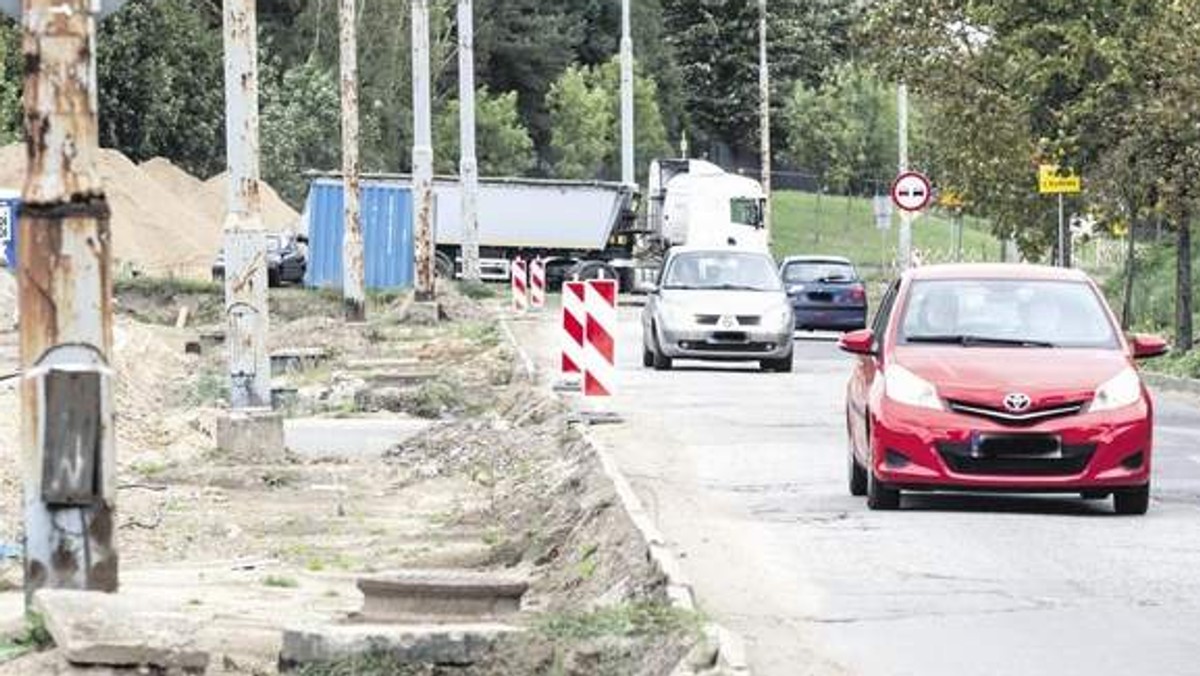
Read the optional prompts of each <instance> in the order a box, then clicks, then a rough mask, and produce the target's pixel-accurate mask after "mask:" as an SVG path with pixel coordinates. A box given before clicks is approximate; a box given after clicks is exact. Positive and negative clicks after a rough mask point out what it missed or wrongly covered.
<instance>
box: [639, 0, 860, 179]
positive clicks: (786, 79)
mask: <svg viewBox="0 0 1200 676" xmlns="http://www.w3.org/2000/svg"><path fill="white" fill-rule="evenodd" d="M859 4H860V3H857V2H854V0H773V1H772V2H771V3H770V5H769V7H770V13H769V15H768V43H769V44H768V49H769V55H770V62H771V76H772V91H773V94H772V106H773V108H774V109H775V111H776V112H777V113H778V112H780V110H781V108H780V106H781V102H782V100H783V98H784V96H786V94H787V93H790V91H791V89H792V86H793V84H794V83H795V82H796V81H801V82H804V83H806V84H808V85H810V86H815V85H817V84H819V83H820V82H821V81H822V77H823V74H824V73H825V72H826V70H827V69H829V68H830V67H831V66H833V65H834V64H835V63H837V62H840V61H841V60H843V59H844V58H845V56H846V55H847V54H848V52H849V48H850V27H851V25H852V22H853V20H854V17H855V16H856V13H857V9H856V7H857V6H858V5H859ZM663 10H664V14H665V25H666V28H667V33H666V36H667V38H666V39H667V41H668V43H669V44H670V45H671V47H672V48H673V49H674V51H675V55H676V59H677V60H678V63H679V69H680V77H681V80H682V92H683V100H684V110H685V111H686V117H687V123H686V126H687V128H688V131H689V136H691V137H692V138H693V139H694V140H695V141H696V143H697V147H699V148H709V149H711V150H713V151H715V154H718V155H720V154H724V153H725V152H728V154H729V157H728V158H725V157H716V158H715V159H718V160H721V161H725V160H733V161H737V160H738V159H739V158H754V157H757V155H758V147H759V146H758V100H759V94H758V7H757V4H756V3H753V2H713V1H712V0H664V3H663Z"/></svg>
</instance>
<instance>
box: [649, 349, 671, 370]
mask: <svg viewBox="0 0 1200 676" xmlns="http://www.w3.org/2000/svg"><path fill="white" fill-rule="evenodd" d="M651 357H652V359H651V366H653V367H654V370H655V371H670V370H671V365H672V364H671V358H670V357H668V356H667V355H665V354H663V353H662V352H659V351H658V350H655V351H654V353H653V354H652V355H651Z"/></svg>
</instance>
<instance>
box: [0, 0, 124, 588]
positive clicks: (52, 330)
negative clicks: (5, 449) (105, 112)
mask: <svg viewBox="0 0 1200 676" xmlns="http://www.w3.org/2000/svg"><path fill="white" fill-rule="evenodd" d="M98 5H99V3H96V2H93V1H92V0H25V3H24V22H23V26H24V56H25V90H24V107H25V132H26V147H27V150H28V157H29V168H28V173H27V174H26V177H25V186H24V192H23V199H24V205H23V206H22V209H21V211H22V213H21V216H20V224H19V226H18V227H19V228H20V230H21V232H20V236H19V237H18V240H19V246H20V252H19V254H18V255H17V260H18V266H19V267H18V280H19V287H20V314H21V366H22V371H23V373H24V376H23V377H22V380H21V448H22V454H21V457H22V469H23V476H24V501H25V595H26V602H27V603H28V601H29V600H30V598H31V597H32V595H33V592H34V591H36V590H38V589H41V588H43V587H51V588H67V589H92V590H98V591H109V592H111V591H116V589H117V550H116V542H115V540H114V538H113V536H114V533H115V532H116V523H115V522H114V518H113V515H114V510H115V508H116V495H117V490H116V489H117V487H116V435H115V434H114V432H113V422H114V415H113V398H114V383H113V375H112V371H111V369H110V367H109V362H110V358H111V355H112V273H111V267H112V265H111V261H112V258H111V253H112V252H111V239H110V231H109V209H108V202H107V201H106V200H105V197H104V191H103V189H102V186H101V184H100V175H99V173H98V171H97V169H96V154H97V152H98V150H99V141H98V139H99V131H98V123H97V109H98V106H97V99H96V18H95V16H94V15H93V14H92V12H93V10H94V9H97V8H98Z"/></svg>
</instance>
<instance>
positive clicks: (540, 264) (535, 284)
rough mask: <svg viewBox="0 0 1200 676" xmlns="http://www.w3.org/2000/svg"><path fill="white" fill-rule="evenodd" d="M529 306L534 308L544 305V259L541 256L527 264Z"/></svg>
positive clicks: (541, 307)
mask: <svg viewBox="0 0 1200 676" xmlns="http://www.w3.org/2000/svg"><path fill="white" fill-rule="evenodd" d="M529 307H531V308H533V309H534V310H542V309H544V308H545V307H546V261H545V260H543V259H542V257H541V256H538V257H537V258H535V259H533V261H531V262H530V266H529Z"/></svg>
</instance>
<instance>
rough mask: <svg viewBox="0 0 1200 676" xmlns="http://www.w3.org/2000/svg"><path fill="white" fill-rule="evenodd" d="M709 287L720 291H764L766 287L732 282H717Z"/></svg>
mask: <svg viewBox="0 0 1200 676" xmlns="http://www.w3.org/2000/svg"><path fill="white" fill-rule="evenodd" d="M709 288H712V289H717V290H720V291H765V290H766V289H764V288H762V287H761V286H750V285H749V284H733V283H727V284H717V285H716V286H712V287H709Z"/></svg>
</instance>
